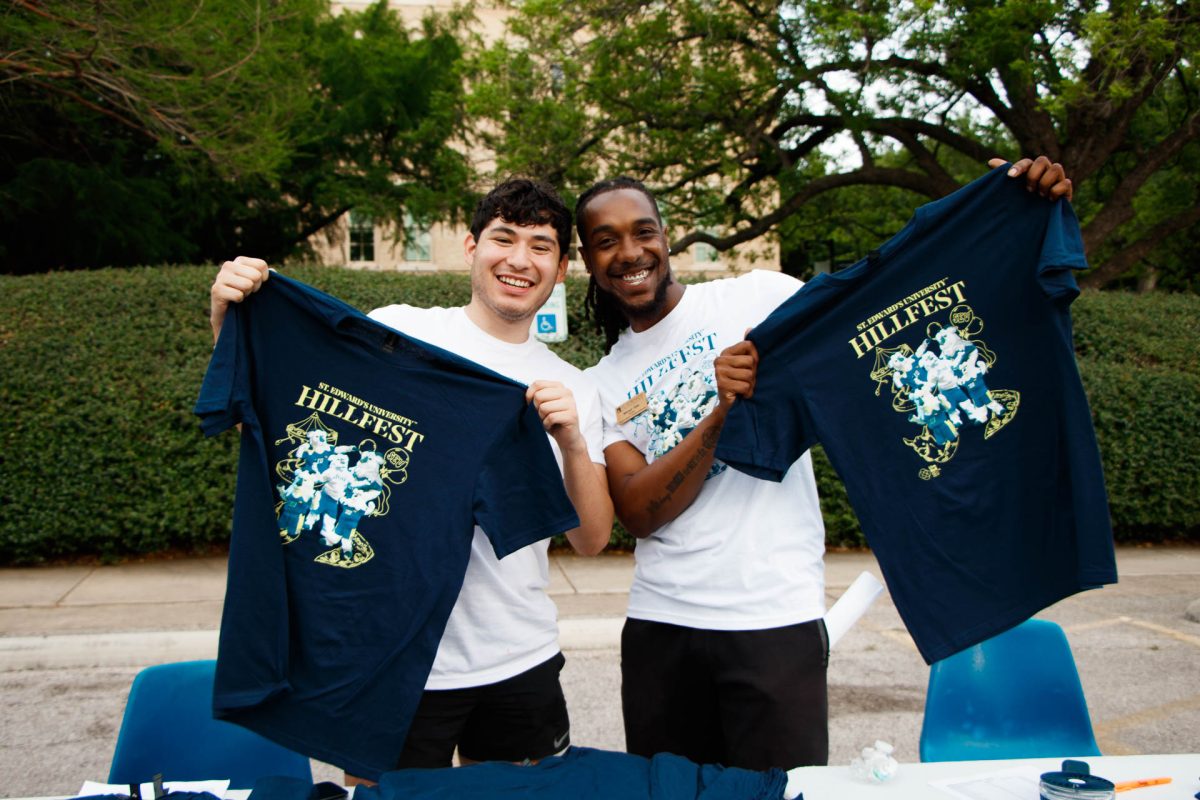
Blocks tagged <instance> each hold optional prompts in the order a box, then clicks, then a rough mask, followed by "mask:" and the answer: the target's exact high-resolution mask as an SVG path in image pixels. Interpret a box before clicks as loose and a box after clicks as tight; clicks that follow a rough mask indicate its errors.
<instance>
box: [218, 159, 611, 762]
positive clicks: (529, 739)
mask: <svg viewBox="0 0 1200 800" xmlns="http://www.w3.org/2000/svg"><path fill="white" fill-rule="evenodd" d="M470 230H471V232H470V233H469V234H468V235H467V237H466V241H465V243H464V253H465V257H466V262H467V264H468V266H470V268H471V301H470V302H469V303H468V304H467V305H466V306H465V307H461V308H415V307H413V306H408V305H391V306H387V307H385V308H378V309H376V310H374V311H372V312H371V316H372V317H373V318H374V319H376V320H378V321H380V322H382V323H384V324H385V325H388V326H391V327H393V328H396V329H397V330H400V331H402V332H404V333H406V334H408V335H410V336H414V337H416V338H419V339H422V340H424V341H426V342H430V343H432V344H435V345H437V346H439V347H442V348H444V349H446V350H450V351H452V352H454V353H456V354H458V355H460V356H463V357H464V358H468V359H471V360H473V361H475V362H477V363H480V364H483V365H484V366H486V367H488V368H489V369H492V370H494V371H496V372H498V373H500V374H502V375H504V376H506V377H509V378H512V379H513V380H517V381H520V382H522V383H526V384H528V385H529V391H528V393H527V395H526V396H527V398H528V399H529V400H530V401H531V402H532V403H533V404H534V405H535V406H536V408H537V410H538V413H539V414H540V415H541V418H542V423H543V425H544V426H545V429H546V432H547V433H548V434H549V436H550V442H551V446H552V447H553V449H554V453H555V456H556V457H557V458H558V463H559V467H560V468H561V469H562V472H563V481H564V483H565V485H566V489H567V494H568V495H569V497H570V498H571V502H572V503H573V504H574V506H575V510H576V512H577V513H578V515H579V519H580V521H581V525H580V527H578V528H576V529H574V530H572V531H568V532H567V539H568V540H569V541H570V542H571V545H572V546H573V547H574V548H575V550H576V551H578V552H579V553H581V554H583V555H594V554H596V553H598V552H600V551H601V550H602V549H604V546H605V545H606V544H607V543H608V539H609V536H610V534H611V532H612V520H613V510H612V501H611V500H610V499H609V496H608V489H607V486H606V484H605V476H604V455H603V451H602V449H601V441H600V438H601V436H600V434H601V423H600V411H599V406H598V398H597V397H596V389H595V387H594V386H593V385H592V383H591V380H590V379H589V378H587V377H586V376H585V375H584V374H583V373H582V372H581V371H580V370H578V369H576V368H575V367H573V366H571V365H570V364H567V363H566V362H565V361H563V360H561V359H560V358H558V357H557V356H555V355H554V354H553V353H552V352H551V351H550V350H549V349H548V348H547V347H546V346H545V345H544V344H542V343H541V342H539V341H537V340H536V339H534V338H532V337H531V336H530V335H529V323H530V319H531V318H532V317H533V315H534V314H535V313H536V312H537V310H538V309H539V308H541V306H542V305H543V304H544V303H545V302H546V298H547V297H549V295H550V291H551V290H552V289H553V288H554V285H555V284H556V283H558V282H560V281H562V280H563V278H564V276H565V275H566V270H567V248H568V246H569V244H570V240H571V213H570V211H568V210H567V207H566V206H565V205H563V202H562V200H561V199H559V197H558V195H557V194H556V193H555V191H554V189H552V188H551V187H550V186H548V185H546V184H544V183H541V182H538V181H531V180H526V179H513V180H510V181H506V182H505V183H502V184H500V185H499V186H497V187H496V188H495V189H493V190H492V191H491V192H490V193H489V194H488V195H487V196H486V197H484V199H483V200H481V201H480V203H479V205H478V206H477V208H476V210H475V215H474V218H473V219H472V222H471V229H470ZM268 275H269V272H268V269H267V264H266V263H265V262H263V261H261V260H259V259H254V258H244V257H239V258H237V259H235V260H233V261H227V262H225V264H224V265H223V266H222V267H221V271H220V273H219V274H218V275H217V279H216V282H215V283H214V284H213V288H212V326H213V331H214V335H215V334H218V333H219V332H220V329H221V325H222V322H223V320H224V318H225V314H226V310H227V309H228V307H229V303H231V302H233V303H236V302H241V301H242V300H243V299H245V298H246V297H248V296H249V295H250V294H251V293H252V292H254V291H257V289H258V287H259V286H261V285H262V283H263V281H265V280H267V278H268ZM364 499H370V498H365V497H364ZM548 546H549V545H548V541H547V540H542V541H541V542H538V543H536V544H533V545H530V546H528V547H526V548H523V549H522V550H519V551H517V552H516V553H513V554H511V555H509V556H508V557H507V558H505V559H504V560H502V561H501V560H499V559H497V558H496V554H495V552H494V551H493V549H492V545H491V543H490V540H489V539H488V538H487V536H486V534H485V533H484V532H483V531H481V530H480V529H479V528H476V529H475V537H474V540H473V541H472V544H471V557H470V560H469V562H468V564H467V571H466V575H465V577H464V579H463V587H462V591H461V592H460V594H459V597H458V601H457V603H456V604H455V606H454V610H453V611H452V612H451V614H450V619H449V621H448V622H447V624H446V630H445V633H444V634H443V635H442V640H441V644H440V645H439V647H438V652H437V657H436V658H435V660H434V663H433V669H432V671H431V672H430V675H429V679H428V681H427V683H426V686H425V693H424V695H423V696H422V699H421V704H420V706H419V708H418V709H417V714H416V717H415V718H414V719H413V722H412V726H411V728H410V729H409V734H408V739H407V741H406V742H405V745H404V749H403V751H402V752H400V753H399V754H397V755H398V759H397V767H398V768H406V767H426V768H430V767H448V766H450V764H451V758H452V756H453V754H454V750H455V747H457V748H458V751H459V758H460V761H462V762H464V763H465V762H470V761H515V762H523V761H526V760H529V761H537V760H539V759H542V758H545V757H547V756H551V755H554V754H555V753H558V752H560V751H562V750H563V749H565V748H566V747H567V745H568V744H569V743H570V736H569V730H570V726H569V720H568V717H567V707H566V701H565V699H564V697H563V692H562V686H561V684H560V683H559V672H560V670H561V669H562V666H563V655H562V653H561V652H560V651H559V647H558V623H557V610H556V609H555V607H554V602H553V601H552V600H551V599H550V598H549V596H548V595H547V594H546V587H547V585H548V584H549V561H548V557H547V548H548ZM346 777H347V782H350V783H357V782H359V780H358V779H357V778H354V777H353V776H350V775H347V776H346Z"/></svg>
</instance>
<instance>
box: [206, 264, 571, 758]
mask: <svg viewBox="0 0 1200 800" xmlns="http://www.w3.org/2000/svg"><path fill="white" fill-rule="evenodd" d="M196 413H197V414H199V415H200V417H201V421H202V427H203V429H204V431H205V433H207V434H209V435H212V434H215V433H217V432H219V431H222V430H224V429H226V428H228V427H230V426H232V425H234V424H236V423H241V424H242V434H241V435H242V439H241V455H240V460H239V464H238V481H237V497H236V502H235V506H234V519H233V538H232V544H231V548H230V555H229V580H228V588H227V590H226V595H225V608H224V615H223V618H222V621H221V639H220V649H219V655H218V659H217V675H216V686H215V690H214V696H213V708H214V712H215V714H216V716H218V717H221V718H223V719H227V720H230V721H232V722H236V723H238V724H240V725H244V726H245V727H247V728H249V729H251V730H253V731H256V732H258V733H260V734H262V735H264V736H266V737H267V738H270V739H273V740H275V741H277V742H279V743H280V744H283V745H285V746H286V747H289V748H291V749H293V750H295V751H297V752H300V753H303V754H305V755H309V756H312V757H315V758H318V759H320V760H322V761H325V762H328V763H330V764H334V765H336V766H339V767H342V768H343V769H345V770H347V771H349V772H351V773H352V774H355V775H360V776H364V777H368V778H374V777H376V776H378V775H379V774H380V773H382V772H384V771H386V770H389V769H392V768H393V767H394V765H395V763H396V757H397V755H398V754H399V753H400V750H401V748H402V746H403V744H404V740H405V736H406V734H407V731H408V726H409V723H410V721H411V719H412V715H413V712H414V711H415V709H416V706H417V703H418V701H419V699H420V697H421V692H422V690H423V688H424V686H425V679H426V677H427V675H428V673H429V668H430V665H431V664H432V663H433V658H434V655H435V653H436V651H437V646H438V641H439V640H440V638H441V635H442V630H443V628H444V627H445V624H446V619H447V617H448V616H449V614H450V610H451V608H452V607H453V606H454V602H455V599H456V598H457V596H458V591H459V589H460V587H461V586H462V580H463V574H464V572H465V570H466V566H467V560H468V556H469V553H470V546H471V539H472V535H473V530H474V526H475V525H476V524H478V525H479V526H480V527H481V528H482V529H483V530H484V531H485V532H486V533H487V535H488V537H489V538H490V539H491V541H492V546H493V548H494V549H495V551H496V554H497V555H498V556H501V557H503V556H504V555H507V554H509V553H512V552H514V551H515V550H518V549H520V548H522V547H524V546H526V545H528V544H531V543H533V542H535V541H538V540H540V539H544V538H546V537H548V536H553V535H555V534H557V533H560V532H562V531H565V530H569V529H571V528H574V527H576V526H577V525H578V524H579V521H578V517H577V516H576V515H575V512H574V509H573V508H572V506H571V503H570V501H569V500H568V498H567V496H566V492H565V489H564V488H563V483H562V476H561V473H560V472H559V470H558V466H557V464H556V463H555V460H554V455H553V452H552V451H551V449H550V444H549V441H548V440H547V438H546V435H545V433H544V431H543V428H542V424H541V421H540V419H539V417H538V414H537V412H536V411H535V410H534V409H533V407H532V406H530V405H528V404H527V403H526V402H525V387H524V386H521V385H520V384H518V383H515V382H513V381H510V380H508V379H507V378H503V377H501V376H499V375H497V374H495V373H493V372H490V371H488V370H486V369H484V368H483V367H481V366H479V365H477V364H474V363H471V362H469V361H466V360H465V359H462V358H459V357H458V356H455V355H453V354H451V353H449V352H446V351H444V350H440V349H438V348H436V347H433V346H432V345H428V344H425V343H423V342H420V341H418V340H416V339H412V338H410V337H407V336H405V335H404V334H401V333H398V332H397V331H394V330H392V329H390V328H387V327H385V326H383V325H381V324H379V323H377V322H375V321H374V320H371V319H368V318H367V317H366V316H364V315H363V314H361V313H359V312H358V311H356V310H354V309H353V308H351V307H350V306H347V305H346V304H344V303H342V302H340V301H338V300H336V299H334V298H332V297H329V296H328V295H325V294H322V293H321V292H318V291H316V290H314V289H311V288H309V287H306V286H304V285H303V284H300V283H297V282H296V281H293V280H290V279H288V278H285V277H283V276H281V275H277V274H273V275H272V276H271V279H270V280H269V281H267V282H266V283H265V284H264V285H263V287H262V289H261V290H260V291H258V292H257V293H255V294H254V295H252V296H251V297H250V298H249V299H247V300H246V301H245V302H244V303H241V304H237V305H234V306H231V307H230V310H229V314H228V316H227V317H226V319H225V323H224V327H223V328H222V330H221V336H220V340H219V341H218V343H217V348H216V350H215V351H214V353H213V356H212V361H211V363H210V364H209V368H208V374H207V375H206V376H205V379H204V386H203V388H202V390H201V393H200V399H199V401H198V402H197V404H196Z"/></svg>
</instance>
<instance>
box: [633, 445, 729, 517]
mask: <svg viewBox="0 0 1200 800" xmlns="http://www.w3.org/2000/svg"><path fill="white" fill-rule="evenodd" d="M720 438H721V432H720V431H719V430H712V429H709V430H707V431H705V432H704V433H703V435H702V436H701V439H700V449H699V450H697V451H696V452H695V453H693V454H692V457H691V458H689V459H688V460H687V463H686V464H684V465H683V468H682V469H680V470H679V471H678V472H676V473H675V475H674V476H672V478H671V481H670V482H669V483H668V484H667V491H666V493H665V494H664V495H663V496H662V497H659V498H657V499H655V500H651V501H650V502H649V503H647V504H646V512H647V513H648V514H655V513H657V512H658V510H659V509H661V508H662V507H663V506H665V505H666V504H667V503H670V502H671V498H673V497H674V496H675V490H676V489H678V488H679V487H680V486H682V485H683V482H684V481H685V480H687V476H688V475H691V474H692V472H693V471H694V470H695V469H696V467H697V466H699V464H700V462H701V461H704V459H705V458H706V457H707V456H708V454H709V453H711V452H712V451H713V450H714V449H716V447H717V440H718V439H720Z"/></svg>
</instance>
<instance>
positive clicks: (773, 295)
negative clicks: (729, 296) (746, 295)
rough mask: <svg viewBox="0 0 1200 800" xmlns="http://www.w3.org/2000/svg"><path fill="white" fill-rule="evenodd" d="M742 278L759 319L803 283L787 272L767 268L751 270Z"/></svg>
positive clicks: (768, 313) (781, 302)
mask: <svg viewBox="0 0 1200 800" xmlns="http://www.w3.org/2000/svg"><path fill="white" fill-rule="evenodd" d="M743 280H745V281H746V282H748V283H749V285H750V289H751V296H750V302H751V303H752V304H753V307H754V309H755V316H757V317H758V318H759V319H760V320H763V319H766V318H767V316H769V315H770V314H771V312H773V311H774V310H775V309H777V308H779V306H781V305H783V303H784V301H786V300H787V299H788V298H789V297H791V296H792V295H794V294H795V293H796V292H797V291H799V290H800V287H801V286H803V285H804V281H801V280H799V279H797V278H793V277H792V276H791V275H788V274H787V273H784V272H776V271H774V270H769V269H755V270H751V271H750V272H748V273H746V275H745V277H744V278H743Z"/></svg>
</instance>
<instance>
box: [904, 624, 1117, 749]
mask: <svg viewBox="0 0 1200 800" xmlns="http://www.w3.org/2000/svg"><path fill="white" fill-rule="evenodd" d="M1098 755H1100V748H1099V747H1098V746H1097V745H1096V737H1095V735H1094V734H1093V733H1092V720H1091V716H1090V715H1089V714H1088V709H1087V701H1086V700H1085V699H1084V696H1083V687H1082V686H1081V685H1080V683H1079V672H1078V671H1077V670H1076V668H1075V659H1074V657H1073V656H1072V655H1071V646H1070V645H1069V644H1068V643H1067V637H1066V635H1064V634H1063V631H1062V628H1060V627H1059V626H1058V625H1056V624H1054V623H1053V622H1047V621H1045V620H1037V619H1031V620H1028V621H1026V622H1023V623H1021V624H1020V625H1018V626H1017V627H1015V628H1013V629H1011V630H1008V631H1005V632H1004V633H1002V634H1000V635H998V636H995V637H993V638H991V639H988V640H987V641H985V642H983V643H981V644H978V645H976V646H974V647H971V648H968V649H966V650H963V651H962V652H959V653H955V654H954V655H952V656H950V657H949V658H946V659H943V660H941V661H938V662H937V663H935V664H934V665H933V667H932V669H931V670H930V673H929V691H928V692H927V694H926V697H925V720H924V724H923V725H922V728H921V760H922V761H971V760H976V759H979V760H983V759H997V758H1042V757H1054V758H1057V757H1062V756H1098Z"/></svg>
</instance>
